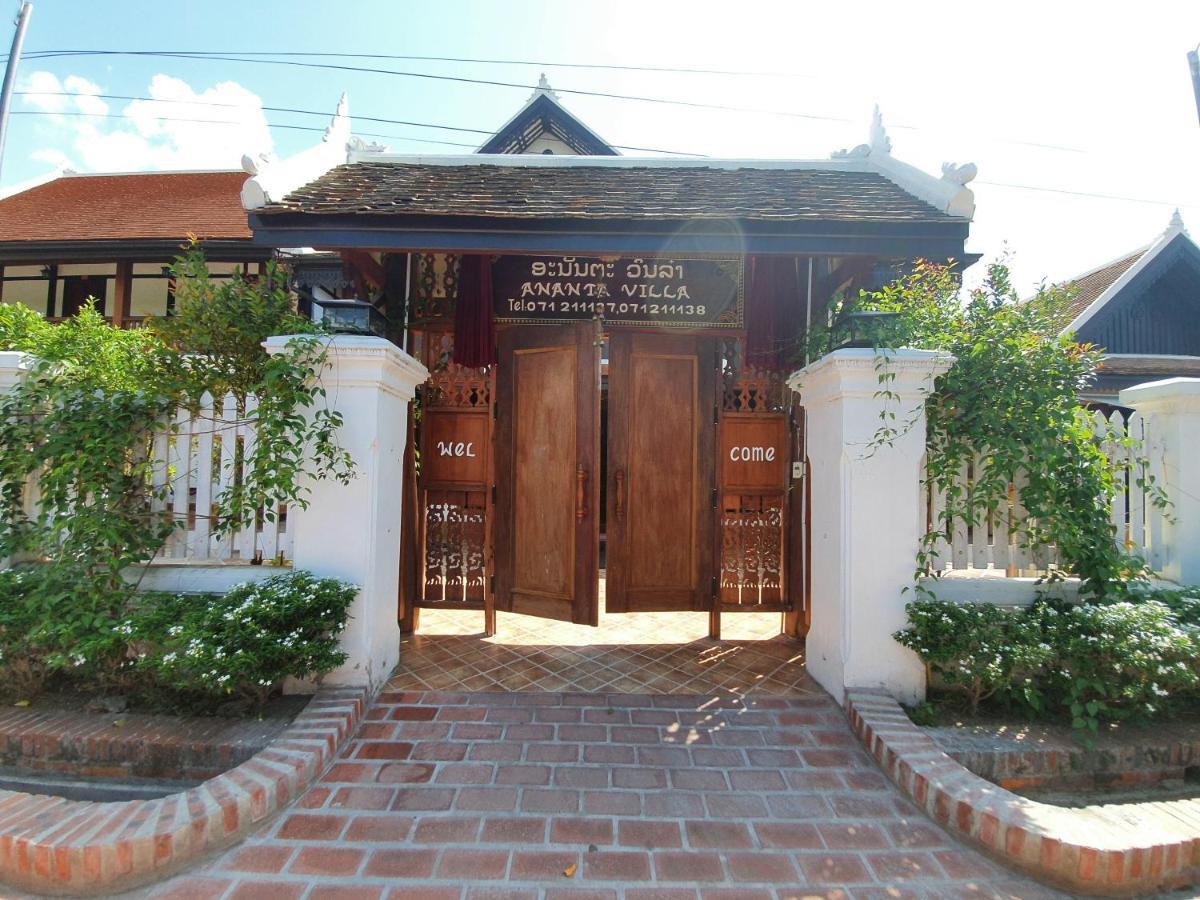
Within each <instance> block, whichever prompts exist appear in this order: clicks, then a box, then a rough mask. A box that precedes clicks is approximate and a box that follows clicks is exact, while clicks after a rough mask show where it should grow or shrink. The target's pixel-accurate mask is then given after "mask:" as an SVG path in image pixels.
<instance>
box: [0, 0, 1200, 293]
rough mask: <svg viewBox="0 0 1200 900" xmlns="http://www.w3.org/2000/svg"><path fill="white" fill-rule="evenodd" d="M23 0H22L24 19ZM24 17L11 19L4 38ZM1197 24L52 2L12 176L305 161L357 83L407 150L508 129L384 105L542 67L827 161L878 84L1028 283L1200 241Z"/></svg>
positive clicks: (515, 77) (897, 123) (989, 240)
mask: <svg viewBox="0 0 1200 900" xmlns="http://www.w3.org/2000/svg"><path fill="white" fill-rule="evenodd" d="M17 7H18V3H17V2H15V0H0V13H3V14H4V15H5V16H6V17H7V15H8V13H9V12H10V11H11V12H12V14H14V15H15V13H16V10H17ZM11 36H12V27H11V25H10V24H9V22H8V21H7V18H6V20H5V21H4V23H3V25H0V43H2V44H3V46H4V47H5V48H6V47H7V45H8V42H9V41H10V40H11ZM1198 44H1200V2H1196V0H1189V2H1185V0H1178V2H1155V0H1142V2H1138V3H1136V4H1130V3H1117V2H1109V0H1092V2H1089V3H1080V2H1046V0H1041V2H1037V3H1026V2H1020V0H1018V2H1006V3H999V2H986V3H962V2H955V3H923V2H915V0H910V2H907V3H896V2H894V0H892V2H883V3H875V2H869V0H860V2H855V3H838V4H829V3H820V4H818V3H808V2H800V0H790V2H755V0H742V2H739V3H736V4H733V3H729V2H722V3H717V2H705V0H685V2H669V0H438V2H437V3H431V2H420V3H418V2H403V0H341V2H340V3H337V4H330V3H328V2H324V3H318V2H316V0H286V2H284V0H240V2H227V0H207V2H205V3H184V4H180V3H163V2H161V0H95V2H84V0H35V2H34V11H33V16H32V19H31V20H30V26H29V30H28V33H27V36H26V41H25V52H26V56H25V58H24V59H23V60H22V63H21V66H20V70H19V79H18V90H20V91H25V92H29V91H41V92H51V93H41V94H31V93H24V94H21V95H20V96H18V97H16V98H15V100H14V105H13V109H14V112H16V113H20V114H19V115H14V116H13V117H12V119H11V121H10V126H9V134H8V140H7V145H6V148H5V152H4V158H3V168H2V170H0V193H2V192H6V191H11V190H12V189H13V188H15V187H19V186H20V185H22V184H25V183H28V182H31V181H34V180H36V179H39V178H44V177H46V176H47V175H49V174H50V173H53V172H54V171H55V170H56V169H59V168H61V167H64V166H66V167H70V168H72V169H74V170H76V171H81V172H97V171H132V170H146V169H180V168H191V169H195V168H237V167H238V165H239V161H240V159H241V157H242V155H243V154H244V153H251V154H252V155H254V154H258V153H274V154H275V155H277V156H280V157H285V156H288V155H290V154H292V153H295V152H297V151H298V150H301V149H303V148H304V147H306V146H309V145H311V144H312V143H315V142H316V141H318V140H319V139H320V133H319V130H320V129H321V128H322V127H323V126H324V125H325V124H326V122H327V121H328V114H330V113H332V111H333V109H334V107H335V105H336V103H337V100H338V97H339V95H340V94H341V93H342V92H343V91H344V92H346V93H347V94H348V96H349V105H350V112H351V115H352V117H353V118H354V119H355V131H356V133H358V134H361V135H364V136H366V135H368V134H369V135H371V136H370V137H368V139H369V140H375V141H379V142H382V143H384V144H387V145H388V147H389V148H390V149H391V150H392V151H394V152H399V153H458V152H464V153H465V152H470V151H471V149H473V148H474V147H475V146H477V145H478V144H479V143H480V142H481V141H482V139H483V137H484V135H482V134H479V133H476V132H472V131H454V130H445V129H432V128H428V127H420V126H418V125H401V124H394V123H388V122H367V121H364V119H363V117H368V116H369V117H375V118H382V119H389V120H403V121H406V122H413V123H425V124H426V125H428V124H436V125H445V126H452V127H454V128H462V129H478V130H487V131H490V130H494V129H496V128H498V127H499V126H500V125H502V124H503V123H504V122H505V121H506V120H507V119H508V118H509V117H510V116H511V115H512V114H513V113H514V112H515V111H516V110H517V109H518V108H520V106H521V105H523V104H524V102H525V101H526V100H527V99H528V97H529V95H530V92H531V87H532V85H534V84H535V83H536V82H537V79H538V76H539V74H540V73H542V72H545V73H546V75H547V77H548V78H549V80H550V82H551V84H552V85H553V86H554V88H555V89H557V90H558V91H560V99H561V100H562V102H563V103H564V105H566V106H567V107H568V108H569V109H570V110H571V111H572V112H574V113H575V114H576V115H578V116H579V117H580V118H581V119H582V120H583V121H584V122H586V123H587V124H588V125H589V127H591V128H592V129H593V130H594V131H596V132H597V133H599V134H600V135H601V136H602V137H604V138H605V139H606V140H608V141H609V142H611V143H614V144H621V145H628V146H635V147H642V148H651V149H654V150H669V151H677V152H685V153H695V154H705V155H709V156H724V157H734V158H791V159H823V158H826V157H828V155H829V154H830V152H832V151H833V150H836V149H839V148H844V147H853V146H855V145H857V144H860V143H864V142H865V141H866V140H867V133H868V128H869V125H870V120H871V113H872V109H873V107H874V106H875V105H876V104H877V105H878V106H879V107H880V109H881V111H882V114H883V118H884V124H885V126H886V127H887V129H888V133H889V135H890V137H891V141H892V147H893V150H892V152H893V155H894V156H896V157H897V158H899V159H902V160H904V161H905V162H909V163H912V164H913V165H916V166H918V167H920V168H922V169H924V170H926V171H928V172H931V173H935V174H937V173H939V172H940V170H941V165H942V163H943V162H955V163H966V162H974V163H975V164H976V165H977V166H978V169H979V176H978V178H977V179H976V181H974V182H973V183H972V185H971V187H972V189H973V190H974V191H975V194H976V199H977V208H976V214H975V221H974V223H973V224H972V227H971V238H970V241H969V242H968V245H967V249H968V251H970V252H972V253H979V254H982V255H983V256H984V258H985V260H986V259H993V258H995V257H997V256H999V255H1001V254H1008V255H1009V259H1010V265H1011V266H1012V269H1013V273H1014V276H1015V284H1016V285H1017V286H1018V287H1019V289H1020V290H1021V292H1022V293H1023V294H1024V293H1028V292H1030V291H1032V289H1033V288H1034V286H1036V284H1038V283H1039V282H1041V281H1043V280H1048V281H1060V280H1065V279H1068V278H1070V277H1073V276H1075V275H1078V274H1081V273H1082V272H1084V271H1086V270H1088V269H1091V268H1094V267H1097V266H1099V265H1101V264H1103V263H1105V262H1108V261H1110V260H1112V259H1114V258H1117V257H1119V256H1123V255H1125V254H1126V253H1127V252H1129V251H1130V250H1133V249H1135V248H1137V247H1139V246H1143V245H1145V244H1148V243H1150V242H1151V241H1152V240H1153V239H1154V238H1155V237H1157V235H1158V234H1160V233H1161V232H1162V231H1163V229H1165V228H1166V226H1167V223H1168V221H1169V219H1170V216H1171V213H1172V211H1173V210H1174V209H1175V208H1176V207H1178V208H1179V209H1180V211H1181V213H1182V215H1183V218H1184V221H1185V223H1187V224H1189V225H1190V227H1191V232H1192V234H1193V236H1194V237H1197V238H1200V120H1198V116H1197V110H1196V102H1195V99H1194V96H1193V93H1192V86H1191V82H1190V79H1189V75H1188V68H1187V61H1186V53H1187V51H1188V50H1189V49H1192V48H1194V47H1196V46H1197V45H1198ZM51 50H93V51H94V50H108V51H113V50H118V51H219V52H225V53H232V52H250V51H253V52H277V53H279V52H291V53H299V52H309V53H358V54H383V55H390V56H395V55H407V56H413V55H415V56H438V57H455V58H458V59H460V60H461V59H471V60H482V59H490V60H501V61H504V62H503V63H502V64H486V63H482V62H463V61H442V62H435V61H429V60H412V59H382V58H380V59H346V58H329V57H326V58H312V57H287V58H286V60H287V61H290V62H321V63H328V64H332V65H336V66H343V67H362V68H375V69H387V70H392V74H389V73H381V72H361V71H348V70H345V69H341V70H338V69H321V68H305V67H300V66H294V65H271V64H262V63H255V62H248V61H242V60H213V59H203V60H201V59H187V58H179V57H162V56H157V57H155V56H125V55H97V54H89V55H71V56H57V57H49V58H42V59H39V58H37V54H38V53H39V52H44V51H51ZM0 52H4V51H2V50H0ZM275 58H276V59H283V58H282V57H275ZM512 61H519V62H512ZM608 67H611V68H608ZM622 67H624V68H622ZM662 69H691V70H696V69H704V70H719V72H716V71H708V72H697V71H689V72H679V71H673V72H667V71H661V70H662ZM394 73H409V74H394ZM419 75H434V76H442V77H438V78H430V77H418V76H419ZM455 78H458V79H476V80H487V81H498V82H504V83H506V84H504V85H490V84H477V83H471V82H469V81H455V80H452V79H455ZM571 91H584V92H596V93H608V94H623V95H630V96H636V97H641V98H651V99H648V100H633V99H617V98H612V97H601V96H589V95H587V94H586V93H585V94H575V93H571ZM53 92H68V93H70V94H71V96H60V95H59V94H57V93H53ZM101 94H108V95H120V96H122V97H148V98H154V99H153V101H145V100H119V99H105V98H102V97H99V96H97V95H101ZM663 100H669V101H676V102H669V103H668V102H656V101H663ZM197 101H199V102H197ZM213 104H217V105H213ZM264 106H267V107H287V108H290V109H297V110H311V111H316V112H319V113H321V115H308V114H302V113H297V112H277V111H264V110H263V107H264ZM711 107H738V108H739V109H736V110H735V109H728V108H726V109H714V108H711ZM746 110H751V111H746ZM81 113H85V114H87V115H77V114H81ZM196 119H202V120H205V121H194V120H196ZM180 120H193V121H180ZM214 120H216V121H214ZM282 126H291V127H282ZM302 129H316V130H315V131H307V130H302ZM376 135H385V136H382V137H380V136H376ZM434 141H446V142H450V143H452V144H465V145H468V146H447V145H443V144H438V143H433V142H434ZM623 152H625V153H627V154H630V155H649V154H642V153H640V152H638V151H623ZM981 270H982V266H976V267H975V271H981Z"/></svg>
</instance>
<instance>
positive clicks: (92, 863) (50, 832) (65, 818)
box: [0, 689, 367, 896]
mask: <svg viewBox="0 0 1200 900" xmlns="http://www.w3.org/2000/svg"><path fill="white" fill-rule="evenodd" d="M366 703H367V693H366V692H365V691H363V690H347V689H322V690H320V691H318V692H317V694H316V695H315V696H314V697H313V699H312V700H311V701H310V702H309V704H308V706H306V707H305V708H304V711H303V712H301V713H300V715H298V716H297V717H296V718H295V720H294V721H293V722H292V723H291V724H290V725H289V726H288V727H287V728H286V729H285V730H284V731H283V732H282V733H281V734H280V735H279V736H278V737H277V738H275V740H273V741H272V742H271V743H270V745H269V746H268V747H267V748H266V749H264V750H262V751H261V752H259V753H256V754H255V755H254V756H253V757H251V758H250V759H248V760H247V761H246V762H244V763H242V764H241V765H239V766H237V767H236V768H233V769H230V770H229V771H228V772H225V773H223V774H221V775H218V776H216V777H215V778H211V779H209V780H208V781H206V782H204V783H203V784H201V785H199V786H198V787H195V788H193V789H191V790H189V791H185V792H182V793H179V794H171V795H170V796H167V797H163V798H160V799H157V800H132V801H126V802H120V803H90V802H81V801H74V800H64V799H62V798H60V797H50V796H45V795H38V794H24V793H17V792H14V791H0V883H3V884H5V885H8V886H10V887H14V888H18V889H21V890H26V891H32V892H34V893H38V894H52V895H59V896H64V895H65V896H86V895H94V894H109V893H114V892H117V891H121V890H128V889H130V888H134V887H138V886H140V885H144V884H147V883H149V882H153V881H158V880H160V879H162V878H164V877H166V876H167V875H170V874H172V873H174V872H177V871H178V870H179V869H181V868H183V867H184V866H186V865H187V864H189V863H191V862H193V861H194V860H196V859H197V858H199V857H201V856H204V855H207V854H208V853H211V852H212V851H214V850H219V849H221V848H223V847H227V846H229V845H230V844H233V843H234V842H236V841H237V840H239V839H240V838H242V837H243V836H245V835H246V834H247V833H248V832H249V831H250V830H251V829H252V828H254V827H256V826H257V825H258V824H259V823H261V822H262V821H263V820H264V819H266V818H268V817H269V816H271V815H273V814H275V813H276V812H278V811H280V810H281V809H283V808H284V807H285V806H286V805H287V804H288V803H289V802H291V801H292V800H293V799H295V798H296V797H297V796H299V794H300V793H301V792H303V791H304V789H305V788H307V787H308V785H309V784H310V783H312V782H313V781H314V780H315V779H316V778H317V776H318V775H320V774H321V773H322V772H323V771H324V770H325V769H326V768H327V767H328V766H329V765H330V764H331V763H332V762H333V760H334V759H335V758H336V756H337V753H338V751H339V750H340V748H341V747H342V746H343V745H344V744H345V742H346V741H347V740H348V739H349V737H350V736H351V735H352V734H353V733H354V731H355V729H356V728H357V727H358V723H359V722H360V721H361V719H362V716H363V711H364V709H365V707H366Z"/></svg>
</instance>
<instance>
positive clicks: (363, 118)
mask: <svg viewBox="0 0 1200 900" xmlns="http://www.w3.org/2000/svg"><path fill="white" fill-rule="evenodd" d="M15 93H17V94H20V95H23V96H50V97H95V98H97V99H100V100H132V101H141V102H145V103H180V104H190V105H192V106H218V107H222V108H227V109H242V108H245V105H244V104H240V103H221V102H219V101H215V100H171V99H166V98H162V97H138V96H134V95H132V94H84V93H82V92H80V91H16V92H15ZM261 109H262V110H263V111H265V112H281V113H294V114H296V115H304V116H320V117H321V118H328V117H329V111H328V110H317V109H297V108H295V107H291V106H262V107H261ZM354 119H355V121H359V122H379V123H382V124H385V125H411V126H413V127H416V128H437V129H440V130H442V131H461V132H469V133H471V134H482V135H491V134H495V132H494V131H490V130H488V129H486V128H460V127H457V126H454V125H439V124H436V123H433V122H413V121H409V120H406V119H386V118H380V117H378V116H360V115H358V114H357V113H356V114H355V115H354ZM318 130H319V129H318ZM360 133H362V132H360ZM367 136H371V135H367ZM375 136H376V137H377V136H378V135H375ZM433 143H436V142H433ZM453 146H460V147H468V146H474V145H473V144H457V145H453ZM612 146H614V147H618V148H620V149H621V150H639V151H642V152H646V153H666V154H668V155H670V156H704V155H706V154H703V153H685V152H683V151H681V150H661V149H659V148H656V147H631V146H629V145H627V144H613V145H612Z"/></svg>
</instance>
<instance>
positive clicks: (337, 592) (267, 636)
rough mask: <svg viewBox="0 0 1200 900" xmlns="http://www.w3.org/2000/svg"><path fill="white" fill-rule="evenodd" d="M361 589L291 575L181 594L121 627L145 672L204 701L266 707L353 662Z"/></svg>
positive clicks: (184, 693) (293, 573)
mask: <svg viewBox="0 0 1200 900" xmlns="http://www.w3.org/2000/svg"><path fill="white" fill-rule="evenodd" d="M357 593H358V589H357V588H356V587H355V586H354V585H350V584H346V583H344V582H341V581H337V580H336V579H333V578H317V577H316V576H314V575H312V574H311V573H308V572H288V573H284V574H280V575H273V576H271V577H270V578H265V579H263V580H262V581H256V582H250V583H247V584H241V585H238V586H237V587H235V588H233V589H232V590H231V591H229V592H228V593H226V594H224V595H209V596H205V597H199V598H197V597H186V596H173V597H171V598H170V599H169V601H167V602H160V603H157V604H155V605H154V607H153V608H152V609H149V610H147V611H145V613H144V614H142V615H140V616H134V617H132V618H131V620H130V621H128V622H126V623H125V624H124V625H122V626H120V630H122V631H123V632H124V633H125V634H127V635H128V637H129V639H130V640H131V641H132V642H136V643H138V644H142V645H144V646H143V648H142V649H141V650H139V652H138V655H139V657H140V658H139V662H138V666H139V668H141V669H142V670H144V671H148V672H151V673H153V676H154V679H155V680H156V681H157V682H158V683H159V684H161V685H162V686H164V687H167V688H169V689H171V690H174V691H177V692H179V693H180V694H183V695H188V696H192V697H195V698H197V699H201V700H203V699H206V698H207V699H209V700H213V701H217V700H225V701H230V700H232V701H243V702H245V703H247V704H248V705H250V706H252V707H253V708H255V709H261V708H262V706H263V704H264V703H265V702H266V701H267V699H268V698H269V697H270V696H271V694H272V693H274V692H275V691H276V690H277V689H278V688H279V687H280V686H281V685H282V683H283V680H284V679H285V678H287V677H289V676H294V677H296V678H308V677H319V676H321V675H323V674H325V673H326V672H328V671H330V670H331V669H334V668H336V667H337V666H339V665H341V664H342V663H343V662H345V661H346V654H345V653H343V652H342V651H341V650H340V649H339V648H338V640H337V638H338V635H339V634H340V633H341V631H342V629H343V628H345V626H346V620H347V617H348V613H349V609H350V604H351V603H352V602H353V600H354V597H355V595H356V594H357Z"/></svg>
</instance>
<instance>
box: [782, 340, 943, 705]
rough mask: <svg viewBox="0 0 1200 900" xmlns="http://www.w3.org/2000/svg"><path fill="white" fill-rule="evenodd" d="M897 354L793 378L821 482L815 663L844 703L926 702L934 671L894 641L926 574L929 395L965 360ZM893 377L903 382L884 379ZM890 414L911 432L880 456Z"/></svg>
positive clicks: (850, 354) (835, 362)
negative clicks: (919, 561) (920, 560)
mask: <svg viewBox="0 0 1200 900" xmlns="http://www.w3.org/2000/svg"><path fill="white" fill-rule="evenodd" d="M887 356H888V361H887V362H886V363H884V364H882V365H880V363H879V360H880V359H881V357H880V356H879V355H878V354H877V353H876V352H875V351H874V350H871V349H849V348H848V349H844V350H835V351H834V352H833V353H830V354H828V355H826V356H824V357H822V358H821V359H819V360H817V361H816V362H814V363H812V364H810V365H808V366H806V367H805V368H803V369H801V370H800V371H799V372H796V373H795V374H793V375H792V377H791V378H789V379H788V385H789V386H790V387H791V388H792V389H793V390H795V391H797V392H798V393H799V394H800V400H801V403H803V405H804V411H805V434H806V435H807V442H808V458H809V462H810V471H811V479H812V483H811V499H812V506H811V508H812V521H811V523H810V525H809V534H810V540H811V550H812V601H811V602H812V625H811V629H810V630H809V632H808V638H807V641H806V649H805V659H806V661H807V666H808V671H809V673H810V674H811V675H812V676H813V678H815V679H816V680H817V682H819V683H820V684H821V686H822V687H824V688H825V689H826V690H827V691H829V693H830V694H832V695H833V697H834V699H835V700H837V701H838V703H842V702H843V701H844V697H845V692H846V690H847V689H848V688H863V687H865V688H884V689H885V690H887V691H888V692H889V693H891V694H892V695H893V696H895V697H896V698H897V699H898V700H900V701H902V702H905V703H913V702H916V701H917V700H920V699H922V698H923V697H924V694H925V669H924V666H923V665H922V664H921V661H920V660H919V659H918V658H917V656H916V654H914V653H913V652H912V651H911V650H908V649H907V648H905V647H902V646H901V645H900V644H898V643H897V642H896V641H895V640H893V638H892V634H893V632H895V631H898V630H900V629H901V628H903V627H904V626H905V624H906V617H905V613H904V605H905V602H906V599H907V598H906V595H905V594H903V593H902V592H903V590H904V588H905V587H906V586H908V585H911V584H912V582H913V572H914V571H915V569H916V556H917V547H918V541H919V535H918V534H917V523H918V521H919V520H920V518H919V508H920V472H921V458H922V456H923V455H924V453H925V396H926V395H927V394H928V393H929V392H930V391H931V390H932V389H933V381H934V378H936V377H937V376H938V375H940V374H941V373H942V372H945V371H946V370H947V369H948V368H950V366H951V364H952V363H953V362H954V358H953V357H952V356H950V355H949V354H946V353H941V352H938V351H933V350H892V351H888V353H887ZM884 372H886V373H891V374H892V375H894V378H893V379H891V380H890V381H888V382H886V383H881V382H880V374H881V373H884ZM883 390H886V391H889V392H890V393H891V394H892V395H893V396H892V397H891V398H890V399H885V398H884V397H882V396H879V393H880V391H883ZM885 408H886V409H887V410H888V411H890V412H894V413H895V419H894V420H893V421H890V422H889V423H888V424H890V425H892V426H893V427H896V428H897V429H899V430H900V434H899V435H898V436H897V437H896V438H895V439H894V440H893V441H892V442H891V443H890V444H883V445H880V446H877V447H874V448H873V447H872V446H871V443H872V441H873V439H874V438H875V435H876V434H877V433H878V430H879V427H880V425H882V424H883V421H882V419H881V418H880V413H881V412H882V411H883V410H884V409H885Z"/></svg>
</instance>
